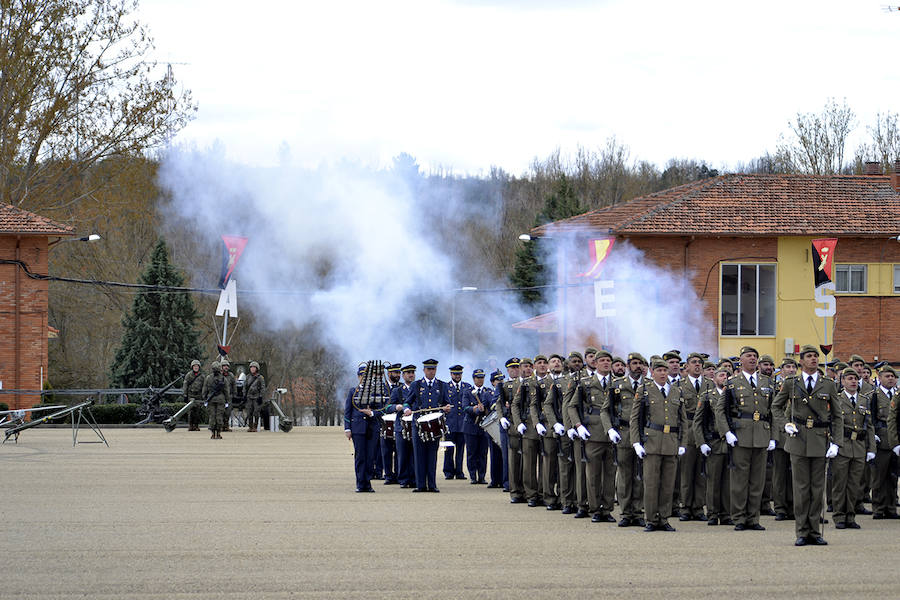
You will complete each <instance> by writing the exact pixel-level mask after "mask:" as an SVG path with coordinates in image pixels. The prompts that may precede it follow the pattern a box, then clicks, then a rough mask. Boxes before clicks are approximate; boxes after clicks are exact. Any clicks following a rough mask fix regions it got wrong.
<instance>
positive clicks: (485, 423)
mask: <svg viewBox="0 0 900 600" xmlns="http://www.w3.org/2000/svg"><path fill="white" fill-rule="evenodd" d="M481 428H482V429H484V430H485V431H486V432H487V434H488V435H489V436H491V440H492V441H493V442H494V443H495V444H497V445H498V446H499V445H500V413H498V412H497V411H496V410H492V411H491V412H490V414H488V416H486V417H485V418H484V419H482V421H481Z"/></svg>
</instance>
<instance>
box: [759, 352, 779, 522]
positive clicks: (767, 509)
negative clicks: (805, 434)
mask: <svg viewBox="0 0 900 600" xmlns="http://www.w3.org/2000/svg"><path fill="white" fill-rule="evenodd" d="M758 367H759V372H760V373H762V374H763V375H765V376H766V377H768V378H769V380H770V381H771V382H772V397H773V398H774V397H775V393H776V392H777V391H778V386H777V384H776V381H775V359H774V358H772V357H771V356H769V355H768V354H763V355H762V356H760V357H759V363H758ZM773 439H774V431H773ZM775 447H776V448H777V447H778V441H777V440H776V441H775ZM774 452H775V451H774V450H770V451H769V453H768V454H767V455H766V483H765V485H764V486H763V494H762V500H761V502H760V505H759V514H761V515H767V516H770V517H774V516H775V514H776V513H775V511H774V510H772V496H773V492H772V485H773V483H772V479H773V473H774V467H775V463H774V460H773V456H772V455H773V453H774Z"/></svg>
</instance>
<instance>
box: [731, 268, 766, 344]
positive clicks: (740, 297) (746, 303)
mask: <svg viewBox="0 0 900 600" xmlns="http://www.w3.org/2000/svg"><path fill="white" fill-rule="evenodd" d="M721 290H722V316H721V321H722V335H741V336H749V335H775V265H722V285H721Z"/></svg>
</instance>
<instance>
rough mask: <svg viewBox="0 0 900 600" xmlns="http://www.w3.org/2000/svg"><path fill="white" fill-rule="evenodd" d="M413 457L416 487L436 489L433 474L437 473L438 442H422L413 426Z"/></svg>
mask: <svg viewBox="0 0 900 600" xmlns="http://www.w3.org/2000/svg"><path fill="white" fill-rule="evenodd" d="M412 438H413V439H412V443H413V444H412V445H413V456H415V464H416V487H417V488H422V489H425V488H428V489H430V490H436V489H437V481H435V474H436V473H437V454H438V444H439V442H438V441H433V442H423V441H422V440H421V439H419V431H418V428H417V427H416V425H415V424H413V436H412Z"/></svg>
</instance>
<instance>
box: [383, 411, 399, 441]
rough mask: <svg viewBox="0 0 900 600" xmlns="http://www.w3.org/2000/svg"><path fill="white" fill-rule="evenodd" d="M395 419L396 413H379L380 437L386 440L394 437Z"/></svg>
mask: <svg viewBox="0 0 900 600" xmlns="http://www.w3.org/2000/svg"><path fill="white" fill-rule="evenodd" d="M396 421H397V413H391V414H389V415H381V437H383V438H384V439H386V440H392V439H394V423H395V422H396Z"/></svg>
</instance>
